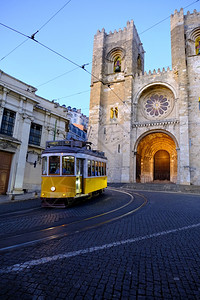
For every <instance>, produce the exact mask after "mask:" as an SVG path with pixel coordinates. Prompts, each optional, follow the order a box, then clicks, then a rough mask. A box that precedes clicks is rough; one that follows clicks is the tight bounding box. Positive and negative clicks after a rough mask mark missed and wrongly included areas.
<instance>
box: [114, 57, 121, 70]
mask: <svg viewBox="0 0 200 300" xmlns="http://www.w3.org/2000/svg"><path fill="white" fill-rule="evenodd" d="M114 72H115V73H116V72H121V57H120V56H117V57H116V58H115V60H114Z"/></svg>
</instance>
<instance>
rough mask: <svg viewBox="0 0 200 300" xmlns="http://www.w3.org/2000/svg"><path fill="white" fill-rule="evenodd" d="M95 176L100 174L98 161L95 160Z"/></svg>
mask: <svg viewBox="0 0 200 300" xmlns="http://www.w3.org/2000/svg"><path fill="white" fill-rule="evenodd" d="M95 176H98V161H95Z"/></svg>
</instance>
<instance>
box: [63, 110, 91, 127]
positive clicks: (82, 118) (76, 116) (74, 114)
mask: <svg viewBox="0 0 200 300" xmlns="http://www.w3.org/2000/svg"><path fill="white" fill-rule="evenodd" d="M67 110H68V114H69V117H70V122H71V123H72V124H78V125H83V127H84V129H85V130H86V131H87V128H88V123H89V117H87V116H86V115H84V114H83V113H82V112H81V109H77V108H75V107H73V108H71V106H68V107H67Z"/></svg>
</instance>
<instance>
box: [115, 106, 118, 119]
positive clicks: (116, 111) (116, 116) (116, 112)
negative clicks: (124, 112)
mask: <svg viewBox="0 0 200 300" xmlns="http://www.w3.org/2000/svg"><path fill="white" fill-rule="evenodd" d="M115 118H118V107H115Z"/></svg>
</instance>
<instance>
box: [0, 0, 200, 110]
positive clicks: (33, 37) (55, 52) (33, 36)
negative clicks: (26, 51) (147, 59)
mask: <svg viewBox="0 0 200 300" xmlns="http://www.w3.org/2000/svg"><path fill="white" fill-rule="evenodd" d="M70 1H71V0H69V1H68V2H67V3H66V4H65V5H64V6H63V7H62V8H61V9H63V8H64V7H65V6H66V5H67V4H68V3H69V2H70ZM196 2H199V0H196V1H194V2H192V3H190V4H189V5H187V6H185V7H184V9H185V8H187V7H189V6H191V5H193V4H194V3H196ZM61 9H60V10H61ZM60 10H59V11H60ZM59 11H58V12H59ZM58 12H57V13H58ZM57 13H55V14H54V15H53V16H52V17H51V18H50V19H49V21H50V20H51V19H52V18H53V17H54V16H55V15H56V14H57ZM168 18H170V16H168V17H166V18H165V19H163V20H161V21H159V22H157V23H156V24H154V25H152V26H151V27H149V28H147V29H146V30H144V31H143V32H141V33H140V34H143V33H145V32H146V31H148V30H150V29H152V28H153V27H155V26H157V25H159V24H160V23H162V22H164V21H165V20H167V19H168ZM49 21H47V22H46V23H45V24H44V25H43V26H42V27H41V28H43V27H44V26H45V25H46V24H47V23H48V22H49ZM0 25H2V26H4V27H6V28H7V29H10V30H12V31H14V32H16V33H18V34H20V35H22V36H25V37H26V38H27V40H28V39H32V40H33V41H34V42H36V43H38V44H39V45H41V46H42V47H44V48H46V49H48V50H49V51H51V52H53V53H54V54H56V55H58V56H60V57H61V58H63V59H65V60H67V61H68V62H70V63H72V64H74V65H75V66H76V67H77V68H81V69H83V70H84V71H85V72H87V73H88V74H90V75H91V76H92V77H94V78H96V79H98V81H100V82H101V83H102V84H103V85H107V87H108V88H109V89H110V90H111V91H112V92H113V93H114V94H115V95H116V97H117V98H118V99H119V100H120V101H121V102H122V103H124V104H126V102H125V101H123V100H122V99H121V98H120V97H119V95H117V94H116V93H115V92H114V91H113V89H112V88H111V87H110V84H106V83H104V82H103V81H102V80H100V79H99V78H98V77H96V76H95V75H94V74H92V73H91V72H90V71H88V70H87V69H85V66H86V65H87V64H83V65H79V64H77V63H76V62H74V61H72V60H71V59H69V58H67V57H66V56H64V55H63V54H61V53H59V52H57V51H56V50H53V49H52V48H50V47H48V46H46V45H45V44H43V43H41V42H39V41H38V40H36V39H35V35H36V34H37V33H38V32H39V30H38V31H36V32H35V33H34V34H32V35H31V36H28V35H26V34H24V33H22V32H20V31H18V30H16V29H14V28H12V27H10V26H7V25H5V24H3V23H0ZM41 28H40V29H41Z"/></svg>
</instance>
